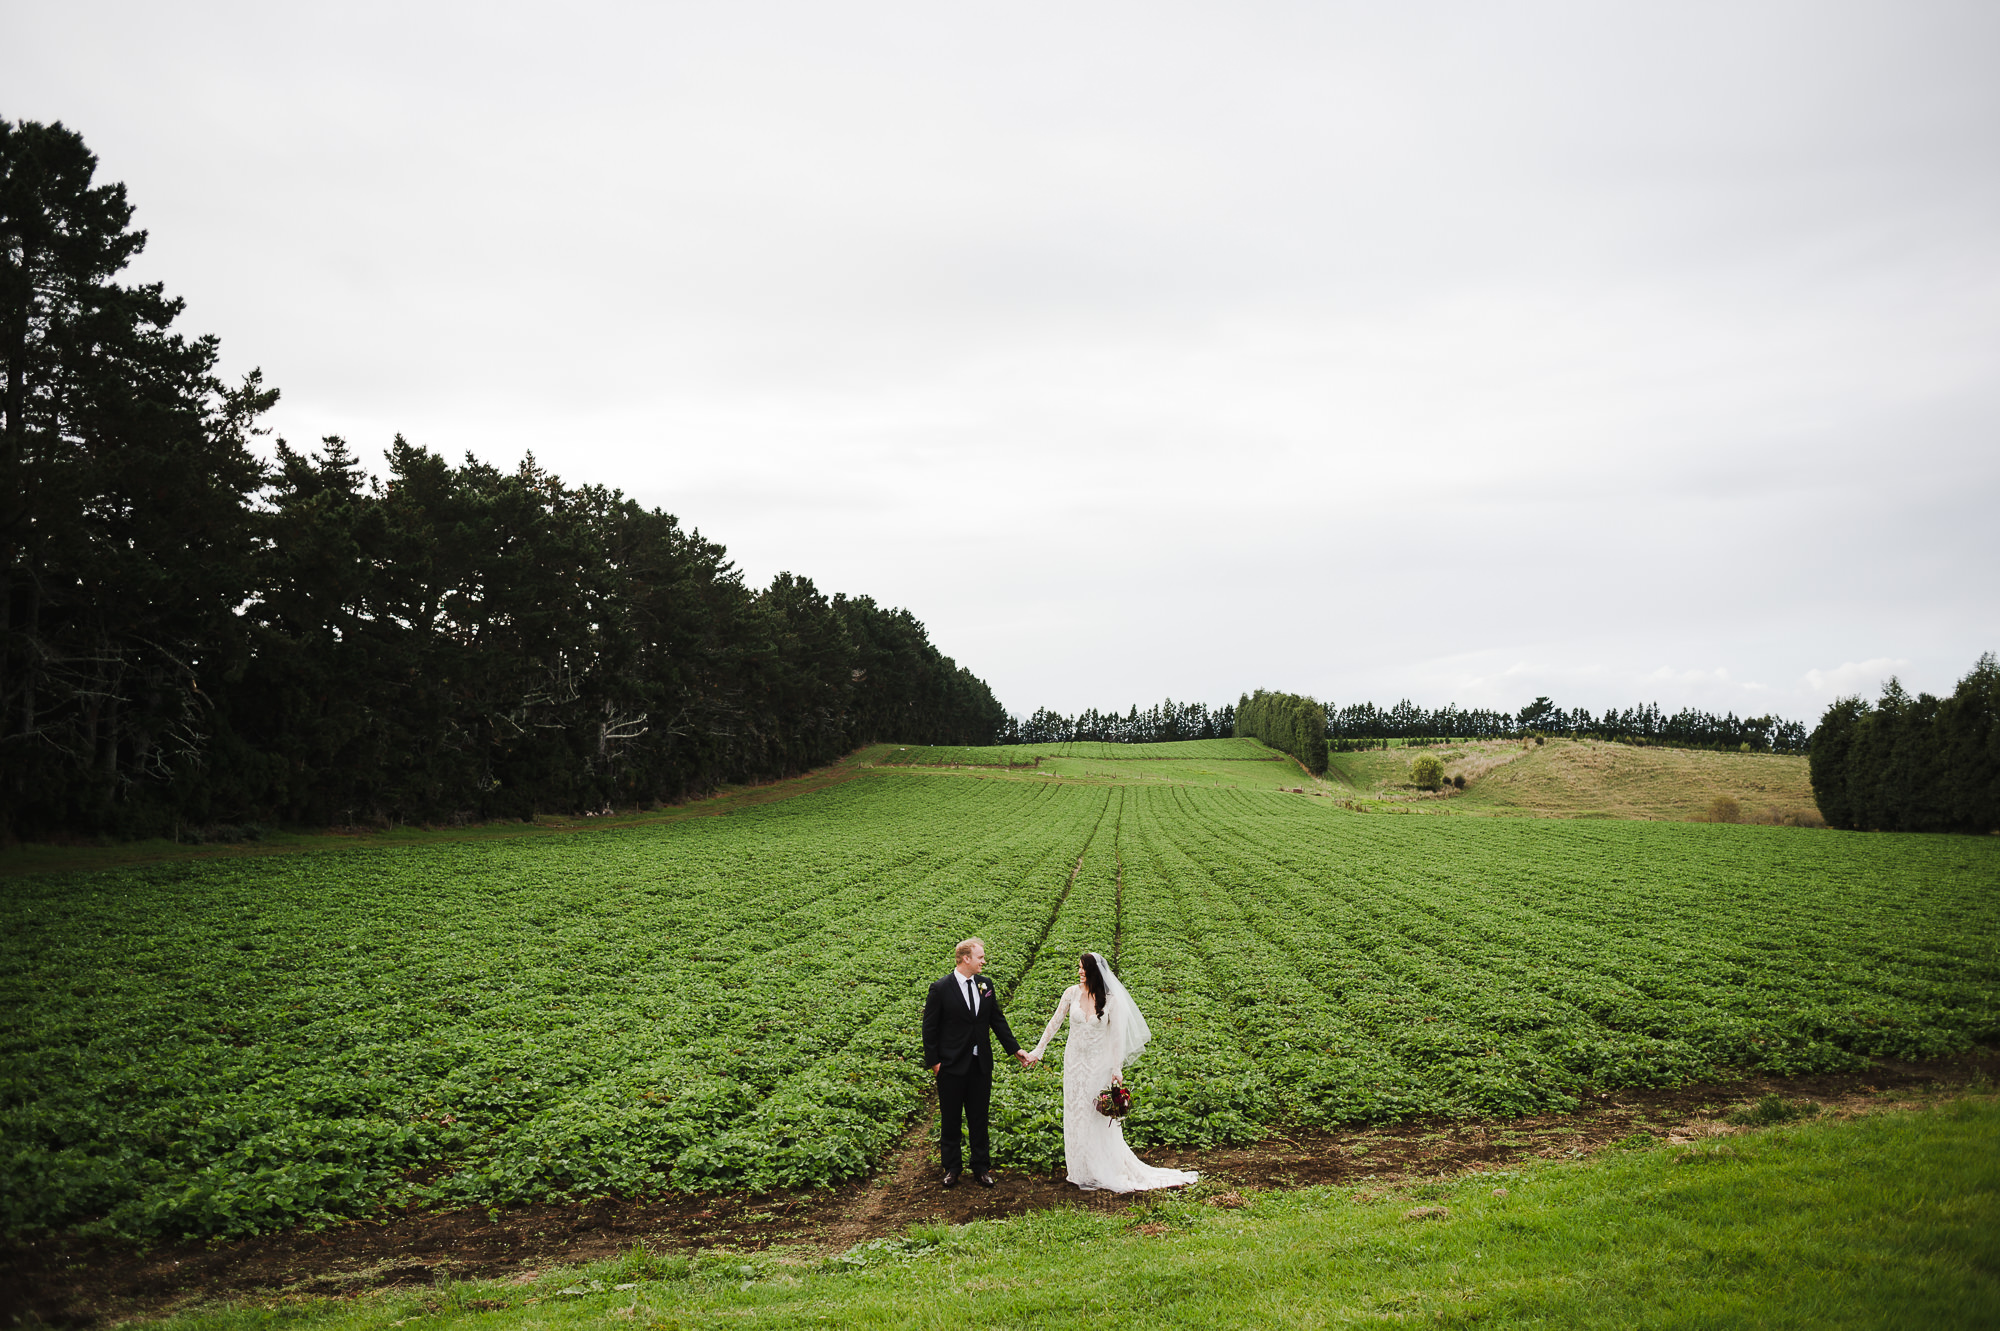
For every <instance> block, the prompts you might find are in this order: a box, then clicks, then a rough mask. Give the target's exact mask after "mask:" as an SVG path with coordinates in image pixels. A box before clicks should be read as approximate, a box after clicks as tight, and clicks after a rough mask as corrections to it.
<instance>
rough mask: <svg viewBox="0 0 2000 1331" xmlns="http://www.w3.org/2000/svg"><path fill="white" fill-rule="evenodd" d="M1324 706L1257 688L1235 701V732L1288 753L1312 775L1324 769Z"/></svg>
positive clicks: (1288, 694)
mask: <svg viewBox="0 0 2000 1331" xmlns="http://www.w3.org/2000/svg"><path fill="white" fill-rule="evenodd" d="M1326 717H1327V708H1326V705H1325V704H1323V703H1320V702H1316V701H1314V700H1313V699H1311V698H1306V697H1301V696H1300V695H1298V694H1296V693H1267V692H1265V691H1264V690H1263V689H1258V690H1257V691H1256V692H1255V693H1248V694H1245V695H1244V696H1243V697H1242V698H1241V699H1240V700H1239V701H1238V702H1237V704H1236V733H1237V734H1238V735H1247V736H1249V737H1250V738H1252V739H1260V740H1262V741H1264V743H1266V744H1268V745H1270V746H1271V747H1272V748H1274V749H1277V750H1278V751H1279V752H1281V753H1289V754H1291V755H1292V757H1294V758H1297V759H1298V760H1299V761H1300V762H1301V763H1303V764H1304V765H1305V769H1306V770H1307V771H1308V772H1311V773H1312V774H1313V775H1314V776H1322V775H1324V774H1325V772H1326V766H1327V763H1326V754H1327V743H1326V739H1327V737H1326Z"/></svg>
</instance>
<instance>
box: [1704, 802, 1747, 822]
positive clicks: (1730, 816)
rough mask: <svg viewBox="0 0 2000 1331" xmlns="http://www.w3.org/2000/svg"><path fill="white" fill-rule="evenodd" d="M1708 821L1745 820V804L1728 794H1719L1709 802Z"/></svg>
mask: <svg viewBox="0 0 2000 1331" xmlns="http://www.w3.org/2000/svg"><path fill="white" fill-rule="evenodd" d="M1708 821H1710V822H1711V823H1740V822H1742V821H1743V806H1742V805H1740V804H1738V803H1737V802H1736V801H1735V800H1733V799H1731V798H1730V797H1729V796H1727V795H1717V796H1716V797H1715V798H1714V799H1712V800H1710V801H1709V802H1708Z"/></svg>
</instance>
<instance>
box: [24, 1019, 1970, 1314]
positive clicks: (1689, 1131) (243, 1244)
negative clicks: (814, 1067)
mask: <svg viewBox="0 0 2000 1331" xmlns="http://www.w3.org/2000/svg"><path fill="white" fill-rule="evenodd" d="M1996 1077H2000V1052H1993V1051H1986V1052H1982V1053H1981V1054H1979V1055H1977V1056H1973V1057H1967V1058H1960V1059H1950V1060H1942V1061H1938V1062H1933V1063H1893V1062H1883V1063H1880V1064H1878V1065H1877V1066H1876V1067H1875V1068H1874V1069H1873V1070H1872V1071H1870V1072H1867V1073H1860V1074H1845V1075H1841V1076H1831V1077H1807V1078H1794V1079H1782V1078H1759V1079H1751V1080H1747V1081H1741V1082H1732V1083H1727V1084H1718V1085H1709V1086H1691V1087H1681V1088H1678V1089H1674V1090H1664V1091H1640V1092H1631V1093H1626V1092H1617V1093H1613V1094H1610V1095H1607V1096H1603V1097H1600V1098H1599V1099H1598V1100H1597V1102H1596V1103H1595V1105H1593V1106H1589V1107H1586V1108H1584V1109H1582V1110H1580V1111H1579V1112H1577V1113H1574V1114H1561V1115H1548V1116H1543V1117H1539V1118H1526V1119H1509V1120H1496V1121H1454V1122H1409V1123H1399V1124H1392V1125H1388V1126H1384V1127H1375V1128H1367V1129H1362V1130H1358V1131H1355V1132H1349V1133H1337V1134H1329V1133H1319V1132H1299V1133H1293V1134H1289V1135H1286V1136H1282V1137H1273V1138H1270V1139H1268V1140H1266V1141H1263V1142H1260V1143H1257V1144H1255V1145H1252V1146H1244V1147H1229V1148H1223V1149H1218V1150H1210V1151H1181V1152H1173V1151H1155V1152H1147V1153H1146V1154H1147V1157H1148V1159H1149V1160H1150V1161H1151V1163H1154V1164H1160V1165H1172V1166H1176V1167H1180V1168H1190V1169H1199V1170H1201V1171H1202V1172H1203V1173H1204V1174H1205V1175H1208V1176H1209V1177H1211V1178H1214V1179H1216V1180H1218V1181H1220V1182H1223V1183H1226V1184H1228V1185H1230V1186H1231V1187H1234V1188H1238V1189H1258V1188H1295V1187H1306V1186H1310V1185H1313V1184H1319V1183H1334V1184H1342V1185H1347V1186H1353V1185H1357V1184H1361V1185H1366V1184H1371V1183H1380V1184H1382V1185H1384V1186H1389V1185H1394V1184H1397V1183H1400V1182H1405V1181H1408V1180H1411V1179H1415V1178H1430V1177H1438V1176H1448V1175H1450V1174H1453V1173H1457V1172H1459V1171H1462V1170H1466V1169H1471V1168H1482V1167H1483V1168H1490V1167H1493V1166H1497V1165H1506V1164H1511V1163H1514V1162H1517V1161H1521V1160H1527V1159H1537V1158H1561V1157H1564V1156H1570V1155H1577V1154H1587V1153H1590V1152H1592V1151H1596V1150H1600V1149H1602V1148H1604V1147H1605V1146H1607V1145H1609V1144H1611V1143H1613V1142H1617V1141H1621V1140H1624V1139H1626V1138H1629V1137H1631V1136H1632V1135H1634V1134H1635V1133H1647V1134H1650V1135H1652V1136H1654V1137H1658V1138H1662V1139H1668V1140H1671V1139H1675V1138H1683V1137H1692V1136H1697V1135H1707V1134H1711V1133H1713V1132H1716V1131H1718V1130H1722V1129H1721V1125H1720V1124H1718V1123H1717V1122H1716V1119H1717V1116H1718V1115H1719V1114H1720V1113H1721V1112H1723V1111H1724V1110H1726V1109H1727V1108H1728V1107H1730V1106H1732V1105H1736V1104H1740V1103H1742V1102H1743V1101H1745V1100H1747V1099H1752V1098H1754V1097H1756V1096H1758V1095H1761V1094H1763V1093H1764V1092H1766V1091H1777V1092H1779V1093H1780V1094H1782V1095H1785V1096H1786V1097H1788V1098H1794V1099H1805V1100H1810V1101H1813V1102H1814V1103H1816V1104H1819V1105H1821V1106H1823V1107H1825V1108H1827V1109H1831V1110H1835V1111H1839V1112H1865V1111H1866V1110H1867V1109H1869V1108H1871V1107H1880V1106H1883V1105H1884V1104H1886V1103H1897V1102H1907V1101H1908V1100H1909V1099H1910V1098H1911V1097H1912V1096H1913V1095H1914V1096H1918V1097H1923V1096H1929V1095H1934V1094H1949V1093H1951V1091H1952V1090H1953V1088H1957V1087H1963V1086H1965V1085H1966V1084H1968V1083H1975V1082H1983V1083H1985V1084H1990V1083H1991V1082H1992V1080H1993V1079H1995V1078H1996ZM928 1128H929V1123H928V1122H927V1121H926V1122H923V1123H919V1124H918V1125H916V1126H914V1127H913V1128H912V1129H911V1131H910V1133H909V1134H908V1135H907V1136H906V1137H905V1139H904V1144H903V1146H902V1148H901V1149H900V1150H899V1151H898V1152H897V1154H896V1156H895V1157H894V1158H893V1159H892V1160H891V1161H890V1163H889V1164H888V1165H887V1166H886V1167H885V1168H884V1169H882V1170H880V1171H878V1172H877V1173H876V1174H875V1175H874V1176H873V1177H871V1178H868V1179H864V1180H858V1181H856V1182H854V1183H850V1184H848V1185H846V1186H844V1187H841V1188H836V1189H831V1190H827V1191H823V1192H818V1193H798V1194H777V1195H765V1196H753V1197H743V1196H711V1197H703V1196H694V1197H690V1196H686V1195H682V1194H676V1193H669V1194H662V1195H656V1196H651V1197H640V1198H631V1199H607V1200H602V1201H593V1202H583V1203H578V1204H575V1205H570V1206H529V1207H520V1208H516V1209H513V1210H509V1211H505V1212H502V1213H501V1214H500V1215H499V1217H498V1218H497V1219H493V1218H489V1217H488V1216H487V1214H486V1213H484V1212H482V1211H477V1210H460V1211H450V1212H436V1211H413V1212H407V1213H404V1214H401V1215H398V1216H395V1217H394V1218H392V1219H390V1220H389V1221H388V1222H387V1223H373V1222H356V1223H353V1224H348V1225H344V1226H340V1227H337V1228H333V1229H326V1230H320V1231H316V1232H306V1231H292V1232H288V1233H283V1234H274V1235H270V1236H267V1237H264V1238H257V1239H246V1240H242V1241H239V1242H235V1243H227V1244H219V1245H215V1246H210V1245H207V1244H199V1243H196V1244H181V1245H176V1246H173V1247H162V1248H155V1249H152V1250H151V1251H148V1252H136V1251H133V1250H131V1249H124V1248H114V1247H105V1246H101V1245H94V1244H87V1243H81V1242H78V1241H76V1240H74V1239H66V1238H63V1237H56V1238H45V1239H42V1240H39V1241H37V1242H34V1243H30V1244H25V1245H15V1246H10V1247H6V1248H0V1325H35V1324H38V1323H40V1324H52V1325H65V1326H87V1325H91V1324H95V1323H102V1322H106V1321H112V1320H123V1319H126V1318H131V1317H137V1316H148V1315H154V1316H157V1315H163V1314H165V1313H167V1312H170V1311H172V1310H173V1309H175V1308H177V1307H182V1306H186V1305H189V1304H192V1303H198V1302H202V1301H205V1300H208V1299H215V1298H221V1297H224V1296H228V1295H249V1294H259V1295H271V1294H278V1293H287V1294H292V1295H301V1294H303V1295H313V1294H317V1295H340V1294H348V1293H354V1292H358V1291H362V1290H368V1289H377V1288H382V1287H386V1286H394V1285H414V1284H429V1283H431V1282H433V1281H435V1280H437V1279H440V1278H445V1277H450V1278H454V1279H468V1278H475V1277H477V1278H489V1279H490V1278H496V1277H506V1276H509V1275H516V1276H519V1275H525V1274H527V1273H531V1272H536V1271H540V1270H541V1269H543V1268H545V1267H548V1266H552V1265H561V1264H570V1263H578V1262H588V1261H596V1260H600V1259H602V1258H606V1257H611V1256H614V1255H616V1254H617V1253H619V1252H622V1251H624V1250H626V1249H628V1248H630V1247H631V1246H632V1245H633V1244H635V1243H643V1244H645V1245H646V1246H647V1247H648V1248H650V1249H652V1250H654V1251H671V1250H675V1249H680V1250H694V1249H700V1248H715V1247H740V1248H763V1247H769V1246H772V1245H777V1244H796V1245H806V1246H809V1247H812V1248H817V1249H821V1250H824V1251H839V1250H841V1249H843V1248H846V1247H848V1246H849V1245H851V1244H854V1243H858V1242H862V1241H864V1240H866V1239H869V1238H874V1237H878V1236H881V1235H885V1234H893V1233H896V1232H898V1231H900V1230H902V1229H903V1228H905V1227H906V1226H908V1225H910V1224H913V1223H916V1222H918V1221H925V1220H948V1221H952V1222H963V1221H966V1220H972V1219H979V1218H996V1217H1002V1216H1010V1215H1018V1214H1021V1213H1022V1212H1025V1211H1032V1210H1039V1209H1042V1208H1045V1207H1051V1206H1064V1205H1067V1206H1084V1207H1089V1208H1091V1209H1099V1210H1106V1211H1110V1210H1117V1209H1120V1208H1122V1207H1124V1206H1125V1205H1127V1204H1128V1202H1129V1201H1130V1199H1129V1198H1124V1197H1118V1196H1114V1195H1110V1194H1105V1193H1085V1192H1080V1191H1078V1190H1077V1189H1076V1188H1073V1187H1071V1186H1070V1185H1069V1184H1068V1183H1067V1182H1065V1181H1064V1180H1063V1178H1062V1176H1061V1174H1060V1172H1056V1173H1021V1172H1018V1171H1015V1172H1008V1173H1003V1174H1001V1175H1000V1176H999V1179H1000V1181H999V1185H998V1186H997V1187H994V1188H991V1189H986V1188H979V1187H976V1186H973V1185H972V1184H970V1183H969V1182H968V1183H965V1184H962V1185H961V1186H959V1187H958V1188H956V1189H953V1190H951V1191H949V1192H947V1191H945V1190H943V1189H941V1188H940V1187H939V1186H938V1184H937V1179H936V1177H935V1175H934V1174H933V1172H932V1170H931V1168H930V1166H929V1164H928V1160H929V1158H930V1154H931V1149H930V1145H929V1140H928Z"/></svg>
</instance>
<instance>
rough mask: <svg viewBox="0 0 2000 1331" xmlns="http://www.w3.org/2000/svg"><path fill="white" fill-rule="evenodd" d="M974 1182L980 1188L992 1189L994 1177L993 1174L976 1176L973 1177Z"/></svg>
mask: <svg viewBox="0 0 2000 1331" xmlns="http://www.w3.org/2000/svg"><path fill="white" fill-rule="evenodd" d="M972 1181H973V1182H974V1183H977V1184H978V1185H979V1186H980V1187H982V1188H990V1187H992V1186H993V1175H991V1174H974V1175H973V1176H972Z"/></svg>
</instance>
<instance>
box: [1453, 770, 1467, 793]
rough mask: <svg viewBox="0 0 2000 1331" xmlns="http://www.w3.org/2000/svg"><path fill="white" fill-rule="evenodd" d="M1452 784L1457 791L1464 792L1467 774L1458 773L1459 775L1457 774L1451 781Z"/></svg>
mask: <svg viewBox="0 0 2000 1331" xmlns="http://www.w3.org/2000/svg"><path fill="white" fill-rule="evenodd" d="M1451 784H1452V786H1453V787H1454V788H1455V789H1458V790H1464V789H1465V773H1463V772H1459V773H1457V774H1456V775H1455V776H1453V777H1452V779H1451Z"/></svg>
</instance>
